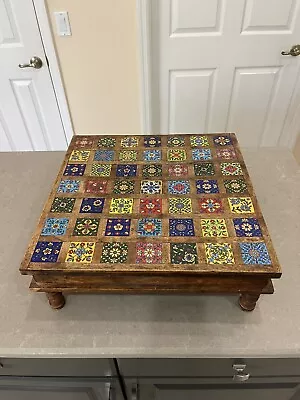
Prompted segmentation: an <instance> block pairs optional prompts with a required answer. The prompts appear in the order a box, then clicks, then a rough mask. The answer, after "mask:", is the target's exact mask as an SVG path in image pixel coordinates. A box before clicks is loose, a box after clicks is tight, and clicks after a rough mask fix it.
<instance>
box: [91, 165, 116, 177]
mask: <svg viewBox="0 0 300 400" xmlns="http://www.w3.org/2000/svg"><path fill="white" fill-rule="evenodd" d="M110 171H111V164H92V171H91V176H110Z"/></svg>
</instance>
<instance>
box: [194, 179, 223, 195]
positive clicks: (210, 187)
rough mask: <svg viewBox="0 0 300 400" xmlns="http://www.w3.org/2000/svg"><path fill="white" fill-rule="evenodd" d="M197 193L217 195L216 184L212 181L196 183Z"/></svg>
mask: <svg viewBox="0 0 300 400" xmlns="http://www.w3.org/2000/svg"><path fill="white" fill-rule="evenodd" d="M196 189H197V193H207V194H210V193H219V188H218V183H217V181H216V180H214V179H203V180H199V181H196Z"/></svg>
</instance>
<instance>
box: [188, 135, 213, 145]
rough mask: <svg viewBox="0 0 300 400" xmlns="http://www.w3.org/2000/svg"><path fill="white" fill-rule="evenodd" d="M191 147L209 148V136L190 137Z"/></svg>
mask: <svg viewBox="0 0 300 400" xmlns="http://www.w3.org/2000/svg"><path fill="white" fill-rule="evenodd" d="M190 143H191V147H208V146H209V143H208V137H207V136H191V137H190Z"/></svg>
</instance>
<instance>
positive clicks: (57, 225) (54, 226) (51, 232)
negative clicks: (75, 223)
mask: <svg viewBox="0 0 300 400" xmlns="http://www.w3.org/2000/svg"><path fill="white" fill-rule="evenodd" d="M68 223H69V220H68V218H47V219H46V221H45V224H44V227H43V229H42V233H41V235H42V236H62V235H65V234H66V231H67V227H68Z"/></svg>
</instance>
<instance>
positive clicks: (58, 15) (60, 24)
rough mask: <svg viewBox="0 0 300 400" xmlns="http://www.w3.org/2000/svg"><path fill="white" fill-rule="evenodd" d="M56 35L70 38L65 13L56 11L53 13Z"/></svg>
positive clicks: (69, 29)
mask: <svg viewBox="0 0 300 400" xmlns="http://www.w3.org/2000/svg"><path fill="white" fill-rule="evenodd" d="M54 17H55V21H56V29H57V34H58V35H59V36H71V34H72V33H71V27H70V21H69V15H68V12H67V11H56V12H55V13H54Z"/></svg>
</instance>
